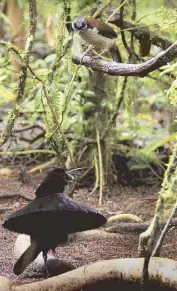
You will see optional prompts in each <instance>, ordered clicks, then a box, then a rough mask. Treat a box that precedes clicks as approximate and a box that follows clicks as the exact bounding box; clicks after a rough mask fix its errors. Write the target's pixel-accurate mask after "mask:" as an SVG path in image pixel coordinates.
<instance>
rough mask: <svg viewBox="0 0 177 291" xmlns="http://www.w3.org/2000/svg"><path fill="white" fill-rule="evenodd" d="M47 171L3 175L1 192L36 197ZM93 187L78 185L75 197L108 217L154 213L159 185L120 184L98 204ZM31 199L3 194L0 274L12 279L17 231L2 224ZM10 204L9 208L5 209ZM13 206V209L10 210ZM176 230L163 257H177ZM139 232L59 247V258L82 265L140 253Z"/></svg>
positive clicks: (0, 207)
mask: <svg viewBox="0 0 177 291" xmlns="http://www.w3.org/2000/svg"><path fill="white" fill-rule="evenodd" d="M43 177H44V174H31V175H27V177H26V178H25V182H23V183H22V181H20V180H19V178H18V177H8V178H7V177H0V195H2V194H3V195H4V194H7V195H9V194H16V193H17V194H23V195H26V196H27V197H31V198H33V197H34V191H35V189H36V187H37V186H38V185H39V183H40V182H41V181H42V179H43ZM90 190H91V189H79V190H78V191H76V193H75V194H74V199H76V200H77V201H80V202H81V201H82V202H84V203H86V204H87V205H89V206H91V207H94V208H97V209H99V210H100V211H102V212H103V213H104V214H105V215H106V217H110V216H111V215H114V214H117V213H132V214H135V215H137V216H139V217H140V218H141V219H142V220H143V221H147V220H149V219H151V218H152V217H153V213H154V210H155V205H156V199H157V195H158V191H159V188H155V187H154V188H153V187H149V186H141V187H137V188H135V187H133V188H132V187H128V186H127V187H123V186H117V187H114V188H113V189H112V191H109V193H105V195H104V197H103V204H102V206H99V205H98V192H97V193H94V194H93V195H92V196H90V192H91V191H90ZM26 203H28V202H27V201H26V200H25V199H23V198H21V197H9V198H2V197H1V198H0V210H1V211H0V222H1V223H0V246H1V247H0V276H6V277H8V278H11V279H13V280H17V277H16V276H15V275H13V272H12V270H13V264H14V262H15V259H14V257H13V247H14V242H15V240H16V237H17V234H15V233H12V232H9V231H7V230H5V229H3V228H2V227H1V224H2V222H3V221H4V219H5V218H6V217H7V216H8V214H10V213H11V212H13V211H16V210H17V209H19V208H21V207H22V206H24V205H25V204H26ZM6 208H7V210H5V209H6ZM9 208H10V210H9ZM176 238H177V230H176V229H175V228H173V229H172V230H171V231H169V233H168V235H167V238H166V239H165V241H164V244H163V248H162V253H161V256H162V257H169V258H172V259H174V260H175V259H177V242H176ZM138 239H139V235H138V234H137V233H132V232H130V233H127V232H125V233H120V234H119V233H118V234H116V235H115V237H114V239H113V238H112V236H111V235H110V237H109V235H108V236H106V237H105V238H103V237H102V236H101V237H100V238H99V236H98V237H96V238H92V239H90V240H86V241H85V240H84V239H83V240H80V241H78V242H77V241H76V242H72V243H69V244H68V245H66V246H60V247H58V248H57V254H58V257H59V259H61V260H64V261H66V262H69V263H72V264H73V265H74V266H76V267H79V266H82V265H85V264H89V263H91V262H94V261H97V260H104V259H112V258H125V257H138Z"/></svg>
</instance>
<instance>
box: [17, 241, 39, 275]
mask: <svg viewBox="0 0 177 291" xmlns="http://www.w3.org/2000/svg"><path fill="white" fill-rule="evenodd" d="M40 252H41V250H40V248H39V245H38V243H37V242H36V241H35V240H32V242H31V245H30V246H29V247H28V248H27V250H26V251H25V252H24V253H23V254H22V255H21V257H20V258H19V259H18V261H17V262H16V263H15V265H14V269H13V270H14V273H15V274H16V275H20V274H22V273H23V271H24V270H25V269H26V267H27V266H28V265H29V264H30V263H32V262H33V261H34V260H35V259H36V257H37V256H38V254H39V253H40Z"/></svg>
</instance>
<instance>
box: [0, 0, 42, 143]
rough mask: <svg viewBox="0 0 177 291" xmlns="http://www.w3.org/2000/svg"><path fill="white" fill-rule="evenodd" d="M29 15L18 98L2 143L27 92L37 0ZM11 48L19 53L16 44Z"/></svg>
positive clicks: (5, 139) (31, 5)
mask: <svg viewBox="0 0 177 291" xmlns="http://www.w3.org/2000/svg"><path fill="white" fill-rule="evenodd" d="M29 17H30V28H29V36H28V38H27V41H26V45H25V51H24V53H23V54H20V56H21V57H20V58H21V59H22V60H23V63H22V65H21V69H20V73H19V81H18V90H17V94H16V100H15V104H14V108H13V110H12V111H11V112H10V114H9V118H8V123H7V126H6V128H5V130H4V132H3V134H2V136H1V142H0V144H1V145H2V144H4V143H5V142H6V141H7V140H8V139H9V137H10V136H11V133H12V129H13V126H14V123H15V120H16V119H17V117H18V115H19V108H20V104H21V102H22V100H23V96H24V93H25V86H26V79H27V71H28V64H29V56H30V52H31V48H32V45H33V41H34V37H35V31H36V17H37V10H36V0H29ZM8 46H9V43H7V45H6V47H8ZM10 49H11V50H13V51H14V52H15V53H17V54H18V55H19V50H18V49H16V48H15V47H14V46H12V45H10Z"/></svg>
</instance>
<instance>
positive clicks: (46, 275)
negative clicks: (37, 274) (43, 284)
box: [44, 264, 50, 279]
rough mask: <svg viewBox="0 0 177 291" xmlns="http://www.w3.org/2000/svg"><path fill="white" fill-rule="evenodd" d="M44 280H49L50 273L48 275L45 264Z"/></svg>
mask: <svg viewBox="0 0 177 291" xmlns="http://www.w3.org/2000/svg"><path fill="white" fill-rule="evenodd" d="M44 278H45V279H48V278H50V273H49V271H48V267H47V264H46V265H45V269H44Z"/></svg>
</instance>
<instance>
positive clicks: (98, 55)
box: [92, 48, 108, 59]
mask: <svg viewBox="0 0 177 291" xmlns="http://www.w3.org/2000/svg"><path fill="white" fill-rule="evenodd" d="M107 51H108V49H107V48H106V49H104V50H103V51H102V52H100V53H97V52H96V54H97V56H94V57H92V58H93V59H99V58H101V56H102V55H103V54H104V53H105V52H107Z"/></svg>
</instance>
